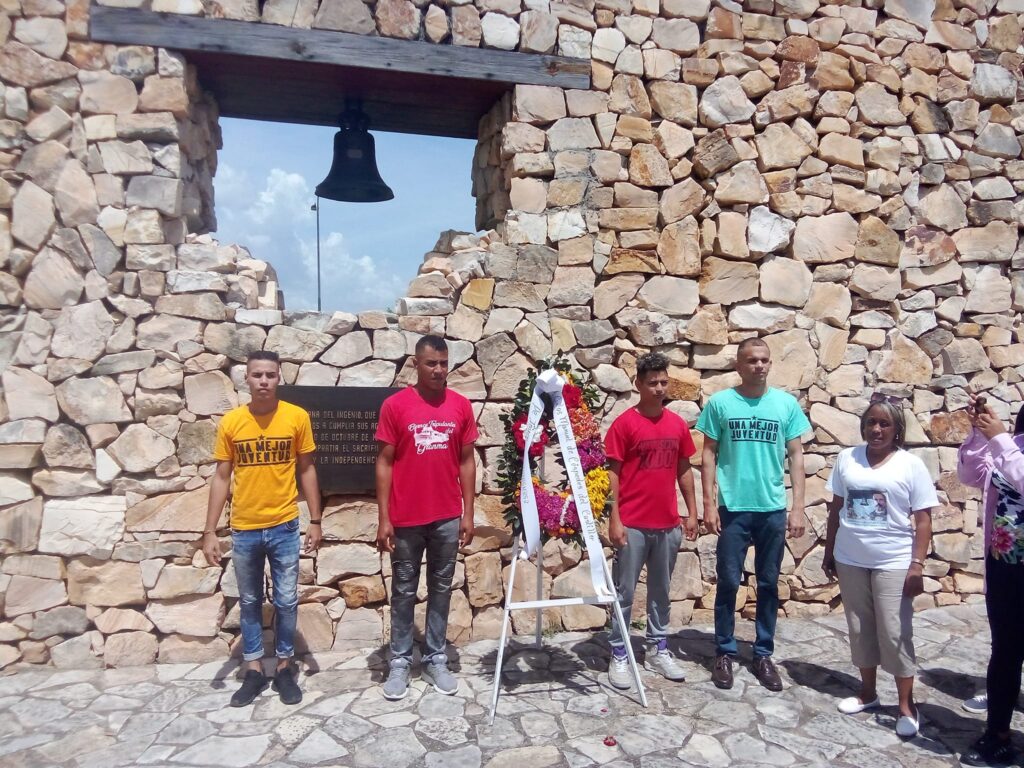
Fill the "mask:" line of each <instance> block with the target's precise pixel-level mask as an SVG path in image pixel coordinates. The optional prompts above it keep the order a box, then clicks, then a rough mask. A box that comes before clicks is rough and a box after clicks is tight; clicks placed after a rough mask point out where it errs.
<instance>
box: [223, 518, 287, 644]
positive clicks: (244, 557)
mask: <svg viewBox="0 0 1024 768" xmlns="http://www.w3.org/2000/svg"><path fill="white" fill-rule="evenodd" d="M264 560H266V561H267V562H269V563H270V581H271V584H272V586H273V590H274V634H275V636H276V646H277V647H276V650H277V658H279V659H289V658H291V657H292V656H294V655H295V622H296V617H297V615H298V607H299V594H298V583H299V519H298V518H295V519H294V520H289V521H288V522H287V523H281V524H280V525H274V526H271V527H270V528H257V529H255V530H251V531H239V530H232V531H231V561H232V562H233V563H234V565H235V578H236V579H237V580H238V594H239V608H240V611H241V618H240V622H241V625H242V658H243V659H245V661H257V660H258V659H262V658H263V586H264V584H263V563H264Z"/></svg>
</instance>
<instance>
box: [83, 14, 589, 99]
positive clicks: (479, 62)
mask: <svg viewBox="0 0 1024 768" xmlns="http://www.w3.org/2000/svg"><path fill="white" fill-rule="evenodd" d="M89 13H90V18H89V35H90V37H91V39H92V40H94V41H97V42H104V43H118V44H122V45H151V46H155V47H160V48H170V49H172V50H177V51H184V52H186V53H187V52H189V51H197V52H207V53H217V54H222V55H223V54H228V55H232V56H240V57H248V58H261V59H271V60H279V61H293V62H308V63H317V64H330V65H335V66H340V67H346V68H351V69H361V70H377V71H380V70H384V71H391V72H404V73H410V74H421V75H422V74H427V75H435V76H438V77H445V78H455V79H459V80H483V81H489V82H493V83H508V84H516V83H520V84H527V85H551V86H556V87H559V88H584V89H586V88H590V62H589V61H586V60H583V59H570V58H566V57H564V56H549V55H542V54H535V53H515V52H511V51H496V50H491V49H486V48H467V47H464V46H458V45H435V44H433V43H423V42H417V41H412V40H395V39H391V38H386V37H374V36H370V35H354V34H350V33H346V32H332V31H329V30H322V29H294V28H291V27H281V26H277V25H274V24H263V23H260V22H251V21H232V20H228V19H208V18H204V17H199V16H184V15H180V14H173V13H153V12H151V11H143V10H138V9H134V8H108V7H105V6H96V5H94V6H92V7H91V8H90V12H89Z"/></svg>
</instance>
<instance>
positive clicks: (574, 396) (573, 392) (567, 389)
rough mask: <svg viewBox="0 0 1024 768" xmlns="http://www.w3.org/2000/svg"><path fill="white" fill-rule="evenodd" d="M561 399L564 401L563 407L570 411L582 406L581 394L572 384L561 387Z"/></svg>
mask: <svg viewBox="0 0 1024 768" xmlns="http://www.w3.org/2000/svg"><path fill="white" fill-rule="evenodd" d="M562 399H563V400H564V401H565V407H566V408H568V409H569V410H570V411H572V410H575V409H576V408H579V407H580V406H581V405H582V404H583V392H582V390H581V389H580V388H579V387H577V386H575V385H573V384H566V385H565V386H564V387H562Z"/></svg>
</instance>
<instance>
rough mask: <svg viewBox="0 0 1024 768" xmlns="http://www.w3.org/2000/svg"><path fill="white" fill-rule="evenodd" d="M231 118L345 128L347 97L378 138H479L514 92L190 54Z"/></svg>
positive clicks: (202, 80)
mask: <svg viewBox="0 0 1024 768" xmlns="http://www.w3.org/2000/svg"><path fill="white" fill-rule="evenodd" d="M186 55H187V56H188V61H189V63H190V64H193V65H195V67H196V68H197V70H198V72H199V79H200V83H201V84H202V87H203V88H204V89H205V90H207V91H209V92H210V93H211V94H213V97H214V99H215V101H216V102H217V107H218V110H219V112H220V114H221V116H223V117H237V118H247V119H253V120H270V121H274V122H284V123H299V124H303V125H324V126H337V125H338V113H339V112H340V111H341V109H342V107H343V105H344V102H345V98H346V97H355V98H358V99H360V100H361V103H362V109H363V111H364V112H365V113H366V114H367V116H368V117H369V118H370V128H371V130H374V131H397V132H400V133H416V134H423V135H430V136H450V137H453V138H465V139H476V138H478V137H479V128H478V123H479V121H480V118H481V116H483V115H484V114H485V113H486V112H487V110H489V109H490V108H491V107H492V106H493V105H494V104H495V102H497V101H498V99H500V98H501V96H502V94H503V93H504V92H505V91H506V90H507V89H508V87H509V86H507V85H506V84H503V83H495V82H488V81H480V80H474V81H470V80H452V79H445V78H439V77H437V76H426V75H415V74H404V73H399V72H383V71H370V70H356V69H348V68H344V67H332V66H328V65H323V64H307V63H300V62H280V61H279V62H270V61H268V60H266V59H241V58H238V57H233V56H227V55H219V54H210V53H199V52H195V53H189V54H186Z"/></svg>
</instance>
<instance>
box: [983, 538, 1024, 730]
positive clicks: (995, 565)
mask: <svg viewBox="0 0 1024 768" xmlns="http://www.w3.org/2000/svg"><path fill="white" fill-rule="evenodd" d="M985 572H986V580H987V583H986V585H985V607H986V608H987V609H988V625H989V628H990V629H991V630H992V658H991V659H989V662H988V682H987V685H988V730H989V732H990V733H1005V732H1006V731H1009V730H1010V719H1011V718H1012V717H1013V708H1014V707H1015V706H1016V705H1017V695H1018V694H1019V693H1020V672H1021V666H1022V665H1024V563H1017V564H1014V563H1007V562H1005V561H1003V560H996V559H995V558H994V557H992V556H991V555H989V556H988V557H987V558H986V559H985Z"/></svg>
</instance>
